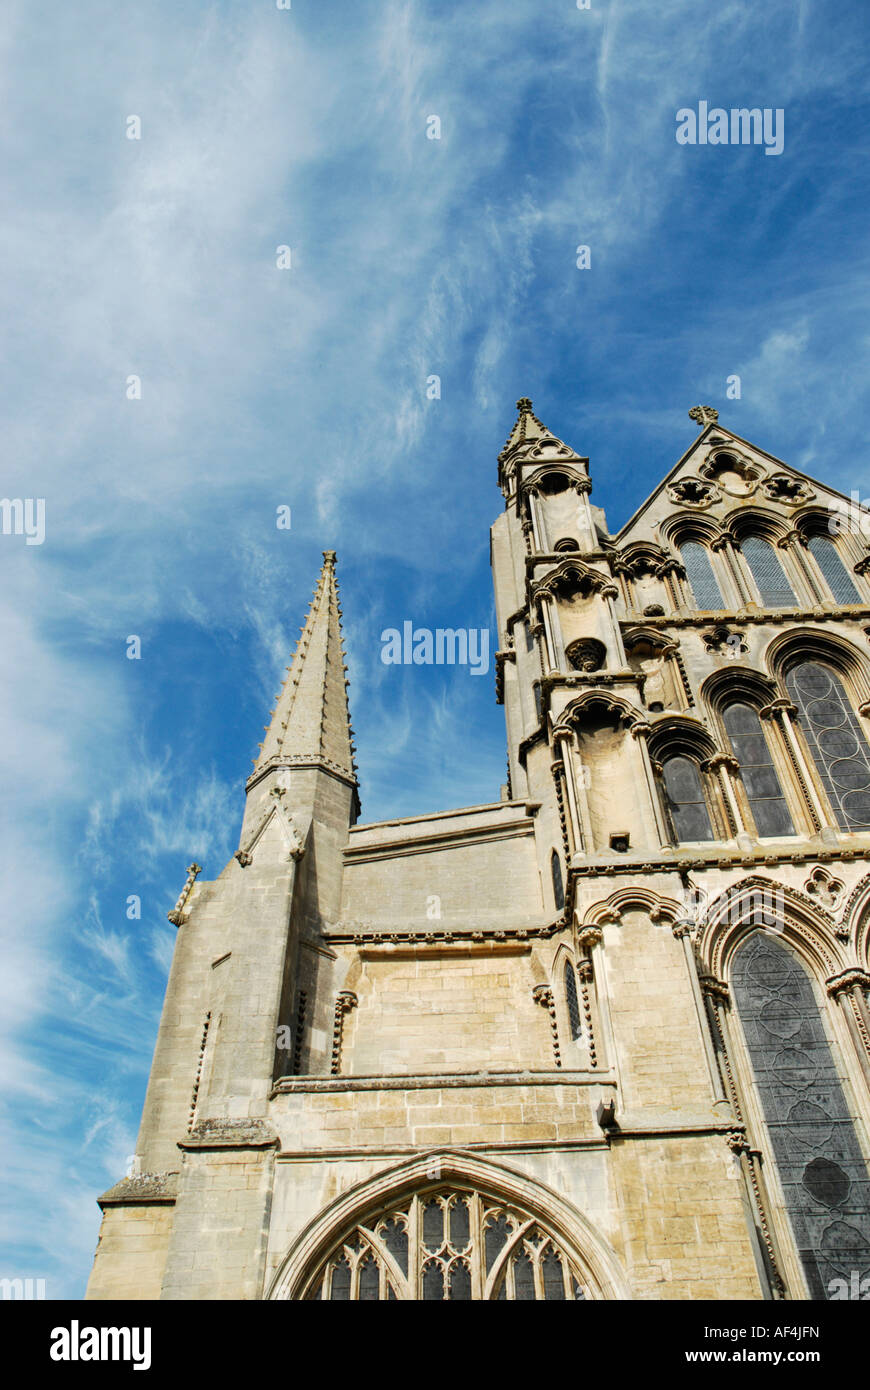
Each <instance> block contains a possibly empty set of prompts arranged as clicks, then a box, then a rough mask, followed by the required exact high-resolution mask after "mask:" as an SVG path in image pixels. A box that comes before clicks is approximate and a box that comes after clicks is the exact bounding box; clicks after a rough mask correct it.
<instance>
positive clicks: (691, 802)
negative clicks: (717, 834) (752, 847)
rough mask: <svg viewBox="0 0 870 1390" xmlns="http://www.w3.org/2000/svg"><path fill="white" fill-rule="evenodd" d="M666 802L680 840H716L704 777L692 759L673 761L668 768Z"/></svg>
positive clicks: (666, 771)
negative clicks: (706, 797) (702, 781)
mask: <svg viewBox="0 0 870 1390" xmlns="http://www.w3.org/2000/svg"><path fill="white" fill-rule="evenodd" d="M664 779H665V800H666V804H667V808H668V812H669V813H670V817H671V824H672V826H673V829H674V835H675V837H676V839H677V840H712V839H713V827H712V825H711V824H710V812H709V811H708V810H707V802H706V799H705V797H704V789H703V787H702V785H701V773H700V771H699V768H698V764H697V763H693V762H692V760H691V758H681V757H676V758H669V759H668V761H667V762H666V763H665V765H664Z"/></svg>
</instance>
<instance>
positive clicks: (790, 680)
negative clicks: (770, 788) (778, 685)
mask: <svg viewBox="0 0 870 1390" xmlns="http://www.w3.org/2000/svg"><path fill="white" fill-rule="evenodd" d="M785 683H786V687H787V689H788V692H789V694H790V695H791V697H792V699H793V700H794V702H795V704H796V705H797V708H798V713H799V715H800V721H801V727H802V728H803V732H804V736H805V738H806V741H807V744H808V746H809V750H810V753H811V754H812V757H813V761H814V762H815V764H816V767H817V768H818V771H819V776H820V778H821V782H822V786H823V787H824V789H825V791H826V793H827V796H828V800H829V801H830V803H831V807H832V809H833V811H834V815H835V816H836V818H837V824H838V825H839V827H840V829H841V830H868V829H870V748H868V746H867V740H866V738H865V737H864V731H863V729H862V728H861V725H860V722H859V720H858V716H857V715H856V714H855V712H854V711H853V709H852V707H851V705H850V704H849V701H848V699H847V698H846V692H845V691H844V689H843V687H842V685H841V683H840V680H839V678H838V677H837V676H836V675H835V674H834V672H833V671H831V670H829V668H828V667H827V666H822V665H820V664H819V662H817V661H804V662H802V663H801V665H800V666H795V667H794V668H793V669H792V670H791V671H789V673H788V675H787V676H786V682H785Z"/></svg>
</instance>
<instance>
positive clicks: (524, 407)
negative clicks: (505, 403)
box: [517, 396, 532, 415]
mask: <svg viewBox="0 0 870 1390" xmlns="http://www.w3.org/2000/svg"><path fill="white" fill-rule="evenodd" d="M517 410H518V411H519V412H520V414H521V415H531V413H532V402H531V400H530V399H529V397H528V396H520V398H519V400H518V401H517Z"/></svg>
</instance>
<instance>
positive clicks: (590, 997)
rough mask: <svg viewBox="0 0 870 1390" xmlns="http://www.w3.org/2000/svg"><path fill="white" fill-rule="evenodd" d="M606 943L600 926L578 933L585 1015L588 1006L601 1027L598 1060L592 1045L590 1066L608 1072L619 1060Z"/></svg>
mask: <svg viewBox="0 0 870 1390" xmlns="http://www.w3.org/2000/svg"><path fill="white" fill-rule="evenodd" d="M602 941H603V933H602V931H601V927H600V926H594V927H593V926H581V927H580V928H579V929H578V931H577V935H576V938H575V943H574V944H575V949H576V951H577V973H578V975H579V976H580V985H581V989H582V991H583V999H584V1006H583V1007H584V1013H585V1010H586V1005H587V1002H588V1003H589V1006H590V1012H591V1014H592V1016H593V1018H594V1022H595V1024H596V1025H597V1027H596V1028H595V1030H594V1032H595V1034H596V1040H595V1047H594V1060H593V1056H592V1048H591V1045H590V1062H591V1064H592V1065H593V1066H594V1067H595V1068H596V1069H598V1068H601V1069H606V1068H607V1067H608V1066H610V1065H611V1060H612V1059H613V1058H614V1057H615V1056H616V1052H615V1050H614V1046H613V1027H612V1025H611V1022H610V1011H609V1008H608V1004H607V992H606V988H605V977H604V974H603V971H604V963H603V960H602V952H603V949H604V948H603V945H602Z"/></svg>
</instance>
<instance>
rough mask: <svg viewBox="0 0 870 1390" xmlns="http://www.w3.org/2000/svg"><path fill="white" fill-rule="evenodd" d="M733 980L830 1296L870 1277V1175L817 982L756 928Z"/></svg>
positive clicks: (796, 1230)
mask: <svg viewBox="0 0 870 1390" xmlns="http://www.w3.org/2000/svg"><path fill="white" fill-rule="evenodd" d="M732 983H733V988H734V1000H735V1003H736V1005H737V1010H738V1013H739V1015H740V1021H741V1023H742V1025H743V1032H744V1035H745V1037H746V1043H747V1046H748V1049H749V1055H750V1058H751V1061H752V1066H753V1070H754V1072H755V1077H756V1081H757V1084H758V1090H759V1094H760V1099H761V1104H762V1109H763V1112H764V1118H765V1121H766V1124H767V1129H768V1133H769V1135H770V1142H771V1147H772V1150H773V1157H774V1159H775V1161H776V1165H777V1169H778V1171H779V1178H780V1182H781V1184H782V1190H783V1195H784V1197H785V1203H786V1208H787V1211H788V1215H789V1220H790V1223H791V1227H792V1231H793V1234H794V1240H795V1244H796V1246H797V1251H798V1254H799V1256H800V1260H801V1263H802V1265H803V1268H804V1273H805V1275H806V1280H807V1285H808V1287H809V1293H810V1297H811V1298H816V1299H825V1298H829V1297H831V1296H832V1294H833V1293H834V1292H835V1290H838V1289H840V1288H841V1287H842V1285H841V1284H840V1282H839V1281H840V1280H843V1279H844V1280H845V1281H846V1285H847V1286H849V1284H850V1280H851V1281H853V1282H854V1274H853V1272H854V1271H857V1273H858V1276H859V1285H860V1280H861V1279H863V1278H865V1277H866V1276H868V1275H870V1176H868V1171H867V1165H866V1163H865V1161H864V1158H863V1155H862V1153H861V1147H860V1144H859V1142H858V1136H857V1134H856V1132H855V1126H854V1123H853V1119H852V1115H851V1114H850V1111H849V1106H848V1104H847V1101H846V1097H845V1095H844V1092H843V1087H842V1085H841V1083H840V1079H839V1076H838V1073H837V1067H836V1064H835V1062H834V1057H833V1054H832V1051H831V1045H830V1043H829V1041H828V1038H827V1035H826V1032H825V1027H824V1023H823V1020H822V1016H821V1013H820V1011H819V1006H818V1004H817V1002H816V997H815V992H814V990H813V986H812V982H811V980H810V978H809V976H808V974H807V972H806V970H805V969H804V967H803V965H802V964H801V962H800V961H799V960H798V958H797V956H795V955H794V954H793V952H792V951H791V950H790V949H789V948H788V947H787V946H786V945H785V944H784V943H783V942H781V941H779V940H777V939H776V938H775V937H771V936H768V935H767V934H766V933H763V932H758V931H757V932H753V933H752V934H751V935H750V936H748V937H747V938H746V939H745V941H744V942H743V943H742V944H741V945H740V946H739V947H738V949H737V952H736V954H735V957H734V964H733V968H732Z"/></svg>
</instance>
